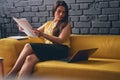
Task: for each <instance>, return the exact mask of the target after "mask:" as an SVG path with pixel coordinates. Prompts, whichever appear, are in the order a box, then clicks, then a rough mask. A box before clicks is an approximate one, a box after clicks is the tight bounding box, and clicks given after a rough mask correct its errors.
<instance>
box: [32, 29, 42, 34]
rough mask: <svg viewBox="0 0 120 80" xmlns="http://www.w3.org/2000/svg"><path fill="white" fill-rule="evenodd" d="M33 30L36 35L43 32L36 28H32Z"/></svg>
mask: <svg viewBox="0 0 120 80" xmlns="http://www.w3.org/2000/svg"><path fill="white" fill-rule="evenodd" d="M32 30H33V32H34V33H35V34H36V35H37V36H42V34H43V32H41V31H39V30H37V29H32Z"/></svg>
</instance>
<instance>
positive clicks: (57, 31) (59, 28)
mask: <svg viewBox="0 0 120 80" xmlns="http://www.w3.org/2000/svg"><path fill="white" fill-rule="evenodd" d="M59 6H63V7H64V8H65V16H64V18H63V19H62V20H61V21H59V22H58V23H57V25H56V27H55V28H54V30H53V35H54V36H59V34H60V32H61V31H62V29H63V28H64V27H65V26H66V25H67V24H68V6H67V4H66V3H65V1H60V0H58V1H56V3H55V4H54V6H53V10H52V12H53V16H54V14H55V11H56V10H57V8H58V7H59Z"/></svg>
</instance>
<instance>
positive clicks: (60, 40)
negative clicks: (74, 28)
mask: <svg viewBox="0 0 120 80" xmlns="http://www.w3.org/2000/svg"><path fill="white" fill-rule="evenodd" d="M70 33H71V25H70V23H68V24H67V26H66V27H65V28H64V29H63V30H62V32H61V33H60V35H59V36H58V37H56V36H50V35H48V34H45V33H43V32H40V35H41V36H43V37H44V38H46V39H48V40H50V41H52V42H54V43H59V44H61V43H63V42H64V41H65V40H66V39H67V38H68V37H69V36H70Z"/></svg>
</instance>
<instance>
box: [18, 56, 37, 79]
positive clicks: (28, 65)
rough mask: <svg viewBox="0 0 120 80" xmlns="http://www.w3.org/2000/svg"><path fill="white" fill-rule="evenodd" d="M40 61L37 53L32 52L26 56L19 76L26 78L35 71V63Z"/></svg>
mask: <svg viewBox="0 0 120 80" xmlns="http://www.w3.org/2000/svg"><path fill="white" fill-rule="evenodd" d="M38 61H39V59H38V58H37V57H36V55H35V54H31V55H29V56H27V57H26V60H25V63H24V64H23V66H22V68H21V70H20V72H19V74H18V78H19V79H20V78H21V79H24V78H27V77H29V76H30V74H31V73H32V71H33V68H34V65H35V64H36V63H37V62H38Z"/></svg>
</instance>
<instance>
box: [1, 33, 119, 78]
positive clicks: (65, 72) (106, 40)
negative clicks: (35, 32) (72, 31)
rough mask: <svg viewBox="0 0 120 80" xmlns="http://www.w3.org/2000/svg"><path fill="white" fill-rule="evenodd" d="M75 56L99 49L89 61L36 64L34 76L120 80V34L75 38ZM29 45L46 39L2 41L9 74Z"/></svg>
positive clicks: (5, 39) (72, 48) (73, 36)
mask: <svg viewBox="0 0 120 80" xmlns="http://www.w3.org/2000/svg"><path fill="white" fill-rule="evenodd" d="M70 40H71V50H70V55H69V56H72V55H73V54H74V52H75V51H77V50H82V49H89V48H98V50H97V51H96V52H95V53H94V54H93V55H92V56H91V57H90V58H89V60H88V61H80V62H75V63H67V62H63V61H56V60H50V61H44V62H39V63H37V64H36V65H35V68H34V71H33V76H34V77H36V78H42V79H45V80H120V77H119V76H120V36H119V35H71V37H70ZM27 42H39V43H41V42H42V43H43V42H44V40H43V39H42V38H30V39H25V40H16V39H12V38H3V39H0V57H3V58H4V71H5V75H6V74H7V73H8V71H9V70H10V69H11V68H12V66H13V65H14V63H15V61H16V59H17V57H18V55H19V53H20V51H21V50H22V48H23V46H24V45H25V43H27Z"/></svg>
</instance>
